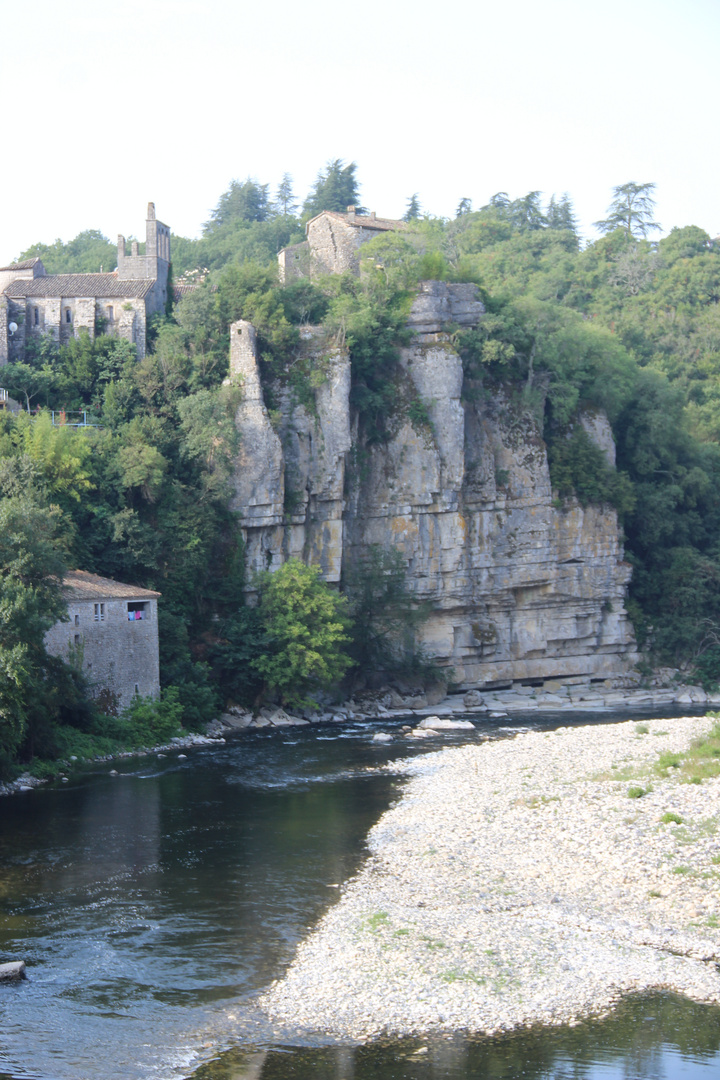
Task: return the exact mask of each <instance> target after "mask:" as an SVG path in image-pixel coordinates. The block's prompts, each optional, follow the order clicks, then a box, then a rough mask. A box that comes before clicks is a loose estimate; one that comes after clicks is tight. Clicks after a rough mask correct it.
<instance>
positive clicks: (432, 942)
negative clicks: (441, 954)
mask: <svg viewBox="0 0 720 1080" xmlns="http://www.w3.org/2000/svg"><path fill="white" fill-rule="evenodd" d="M422 940H423V941H424V942H425V948H426V949H447V945H446V944H445V942H444V941H439V940H438V939H437V938H432V937H423V939H422Z"/></svg>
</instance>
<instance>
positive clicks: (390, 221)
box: [305, 210, 407, 232]
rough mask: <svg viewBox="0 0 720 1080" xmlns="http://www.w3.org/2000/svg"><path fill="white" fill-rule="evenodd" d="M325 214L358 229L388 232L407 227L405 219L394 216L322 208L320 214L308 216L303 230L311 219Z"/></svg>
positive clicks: (310, 222) (315, 219)
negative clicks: (387, 216) (308, 218)
mask: <svg viewBox="0 0 720 1080" xmlns="http://www.w3.org/2000/svg"><path fill="white" fill-rule="evenodd" d="M324 215H327V216H328V217H334V218H337V219H338V221H344V222H345V224H346V225H354V226H355V227H356V228H358V229H377V230H378V231H379V232H389V231H391V230H392V231H393V232H394V231H396V230H401V229H407V223H406V222H405V221H398V220H396V219H395V218H379V217H371V216H370V214H353V213H346V212H343V211H340V210H323V211H322V212H321V213H320V214H316V215H315V217H314V218H310V221H308V223H307V225H306V226H305V230H306V231H307V228H308V226H309V225H311V224H312V222H313V221H317V219H318V218H320V217H323V216H324Z"/></svg>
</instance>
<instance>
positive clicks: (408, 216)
mask: <svg viewBox="0 0 720 1080" xmlns="http://www.w3.org/2000/svg"><path fill="white" fill-rule="evenodd" d="M421 213H422V211H421V210H420V202H419V200H418V197H417V191H416V192H415V194H414V195H411V196H410V198H409V199H408V203H407V208H406V210H405V213H404V214H403V217H402V219H403V221H417V219H418V218H419V217H420V214H421Z"/></svg>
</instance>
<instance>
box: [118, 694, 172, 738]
mask: <svg viewBox="0 0 720 1080" xmlns="http://www.w3.org/2000/svg"><path fill="white" fill-rule="evenodd" d="M182 715H183V707H182V704H181V702H180V694H179V690H178V688H177V687H176V686H169V687H167V688H166V689H165V690H164V691H163V693H162V695H161V696H160V697H159V698H151V697H136V698H133V700H132V702H131V704H130V705H129V706H128V708H127V709H125V710H124V711H123V713H122V715H121V716H120V717H119V719H118V721H117V724H116V726H115V730H116V731H117V732H118V733H119V734H120V738H121V739H122V740H123V741H127V742H128V744H129V745H135V746H157V745H158V743H164V742H167V741H168V740H169V739H172V738H173V737H174V736H176V735H178V734H179V733H180V727H181V721H182Z"/></svg>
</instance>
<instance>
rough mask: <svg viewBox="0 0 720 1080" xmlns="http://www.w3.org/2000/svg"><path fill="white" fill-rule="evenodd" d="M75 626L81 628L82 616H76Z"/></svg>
mask: <svg viewBox="0 0 720 1080" xmlns="http://www.w3.org/2000/svg"><path fill="white" fill-rule="evenodd" d="M75 625H76V626H79V625H80V616H79V615H76V616H75Z"/></svg>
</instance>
